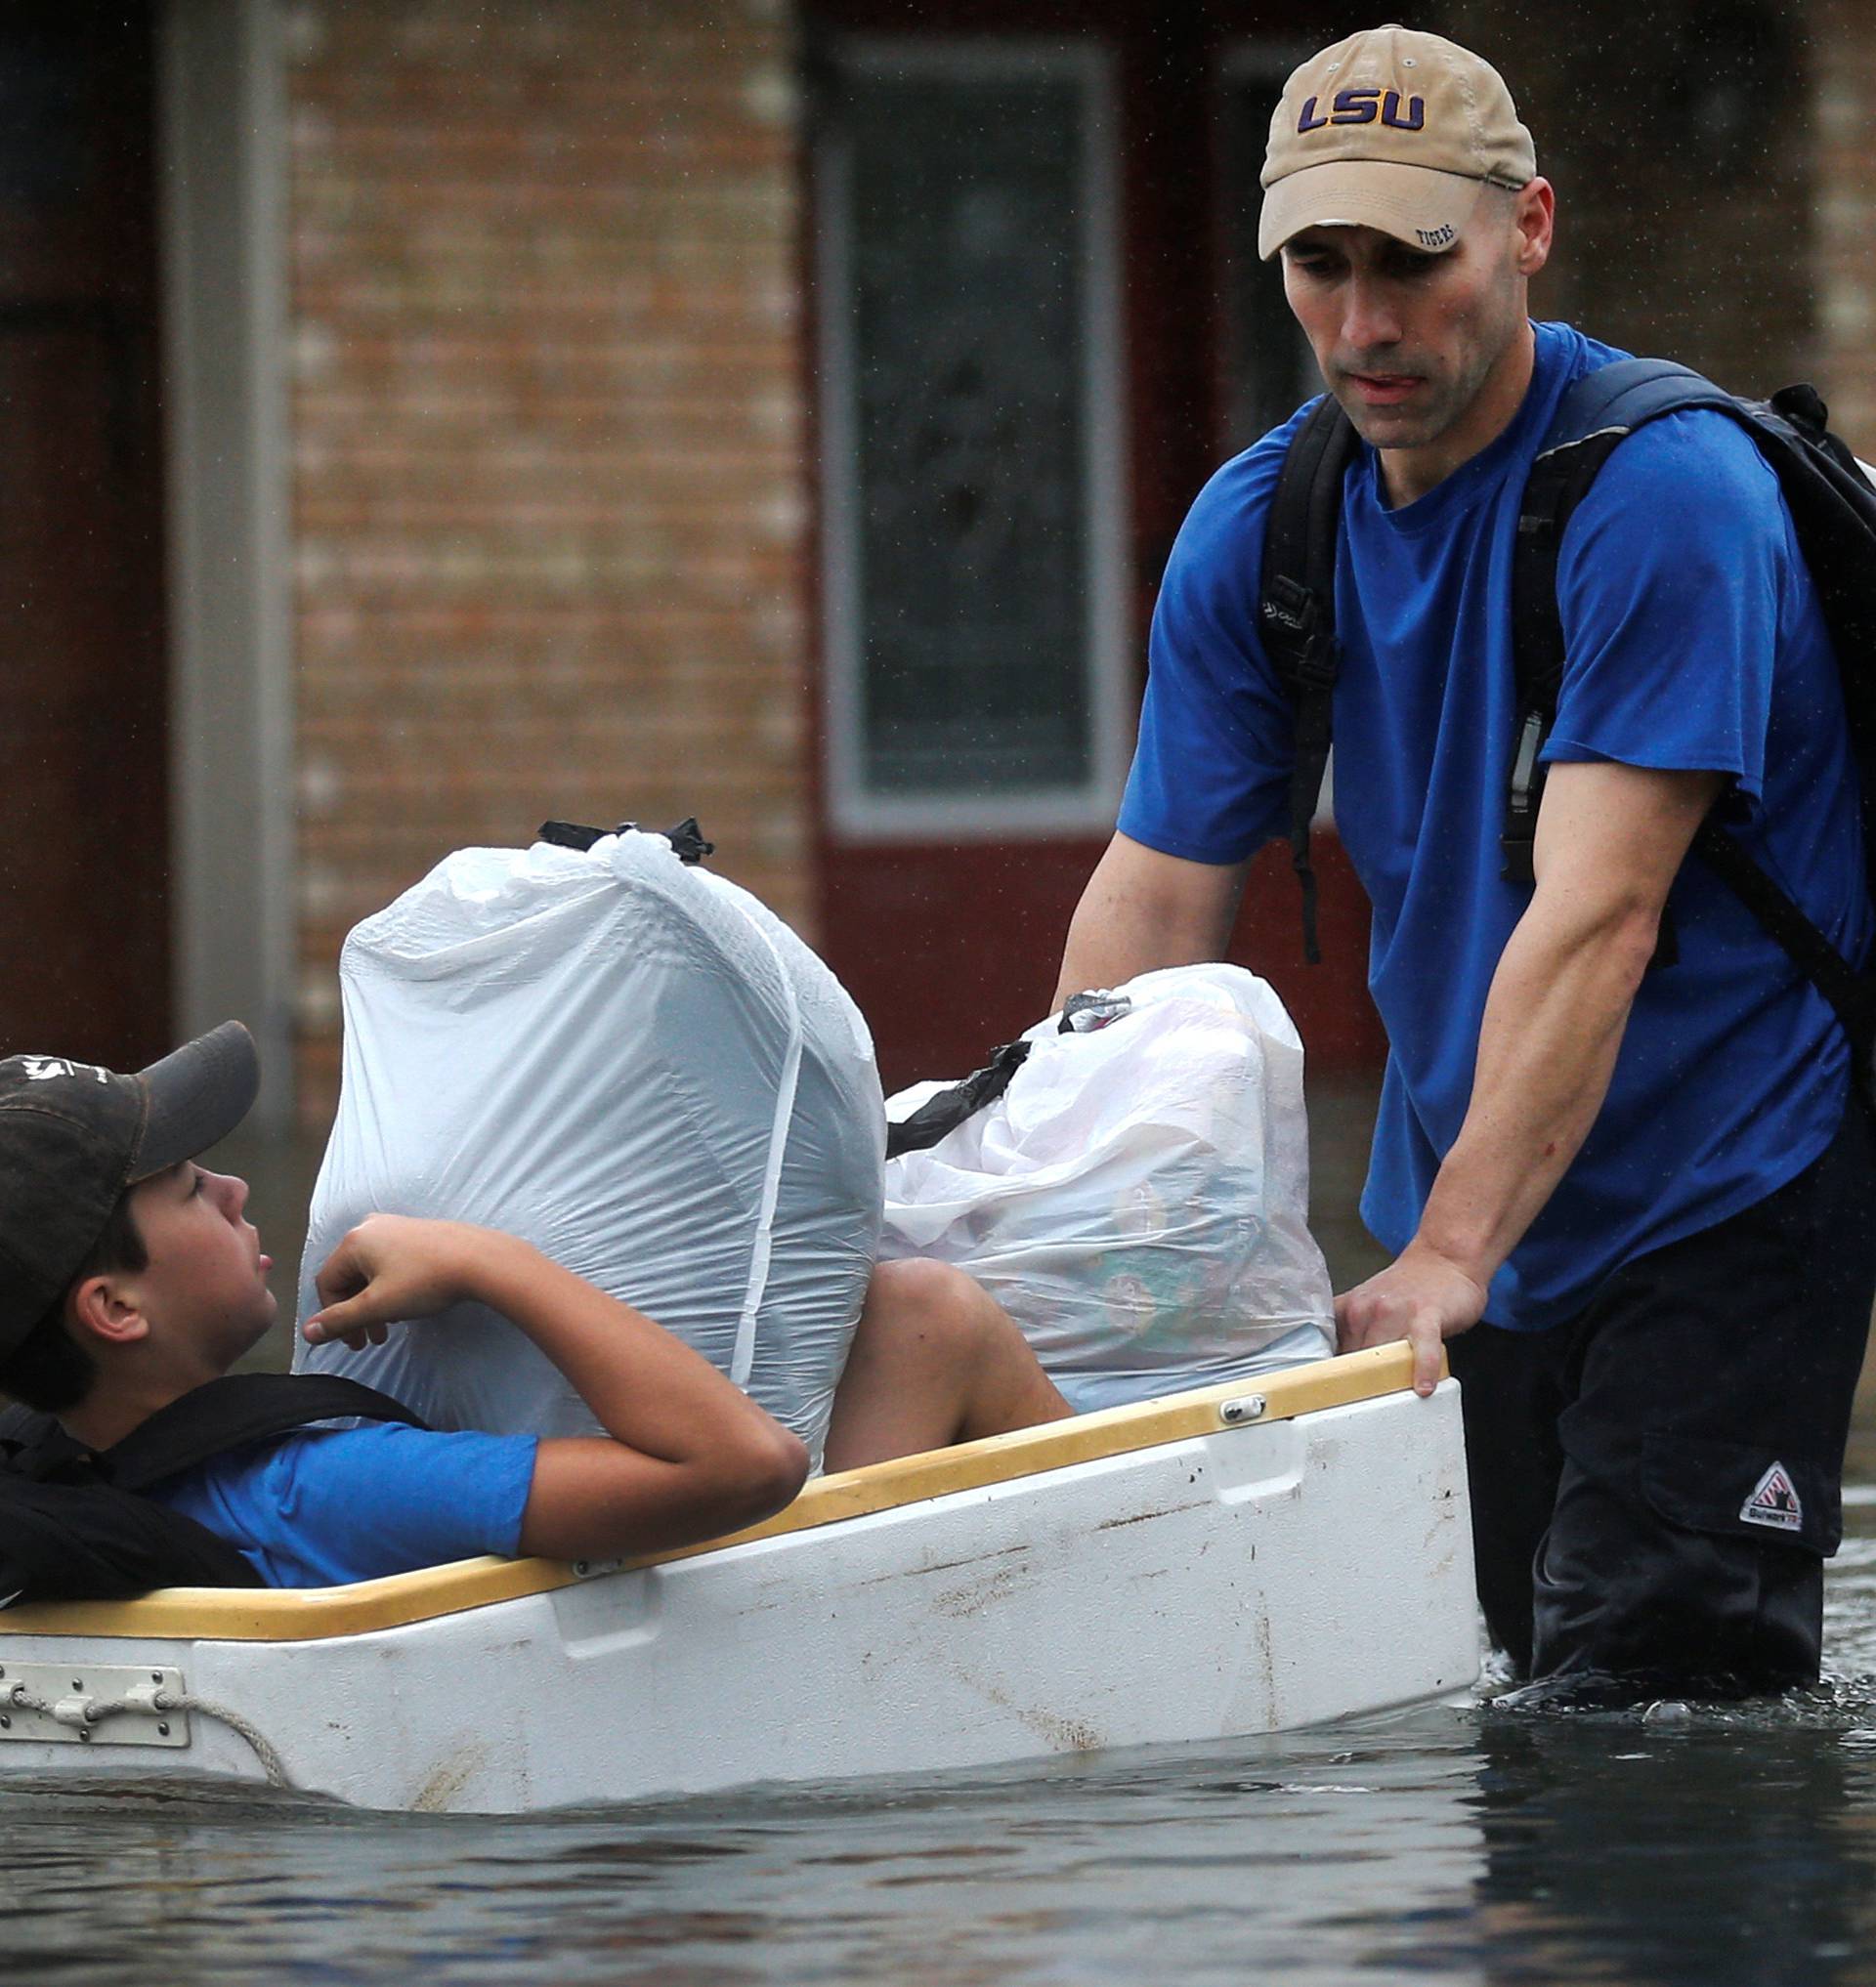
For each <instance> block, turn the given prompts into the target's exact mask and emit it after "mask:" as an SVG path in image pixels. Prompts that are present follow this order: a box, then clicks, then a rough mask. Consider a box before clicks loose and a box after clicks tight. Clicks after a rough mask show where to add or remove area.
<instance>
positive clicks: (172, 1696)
mask: <svg viewBox="0 0 1876 1987" xmlns="http://www.w3.org/2000/svg"><path fill="white" fill-rule="evenodd" d="M6 1701H7V1703H9V1704H11V1705H13V1706H14V1707H15V1708H16V1709H17V1710H20V1711H27V1712H43V1713H44V1715H45V1716H47V1717H49V1718H57V1719H58V1721H59V1723H61V1724H62V1725H75V1726H76V1727H78V1728H79V1729H81V1730H88V1729H89V1728H90V1727H92V1726H93V1725H101V1724H103V1723H104V1721H105V1720H106V1719H107V1718H114V1717H121V1716H127V1715H129V1714H130V1713H131V1712H138V1713H140V1714H141V1715H143V1716H145V1717H150V1716H160V1715H161V1714H162V1713H163V1712H197V1713H198V1714H199V1715H200V1716H202V1717H205V1718H215V1719H217V1720H218V1721H219V1722H221V1723H222V1724H225V1725H226V1726H227V1727H228V1728H229V1730H230V1731H232V1732H235V1733H236V1734H237V1735H238V1736H239V1737H241V1738H243V1739H245V1740H246V1741H247V1743H248V1744H249V1745H250V1746H252V1747H253V1749H254V1756H255V1757H256V1758H257V1759H258V1760H259V1761H260V1762H261V1765H262V1767H263V1769H264V1770H265V1771H266V1774H267V1784H268V1785H269V1786H270V1787H284V1788H290V1787H291V1786H292V1785H293V1782H292V1780H291V1778H290V1777H289V1776H288V1774H287V1770H286V1762H285V1761H284V1760H283V1759H282V1758H281V1757H280V1755H279V1754H278V1753H277V1751H276V1750H275V1749H274V1746H273V1745H272V1743H271V1742H270V1741H269V1740H268V1738H267V1736H266V1735H265V1734H264V1733H262V1732H260V1731H258V1730H256V1729H255V1727H254V1726H253V1725H252V1724H250V1723H249V1722H248V1720H247V1719H246V1718H244V1717H243V1716H242V1715H241V1714H240V1712H236V1711H231V1710H230V1709H229V1708H228V1706H227V1705H225V1704H211V1703H210V1702H209V1701H208V1700H207V1699H206V1698H201V1697H191V1696H190V1695H189V1693H188V1692H187V1691H170V1690H155V1689H153V1690H150V1691H149V1692H148V1693H145V1692H142V1691H140V1692H138V1693H137V1694H136V1695H134V1696H132V1697H128V1698H120V1699H117V1700H115V1701H114V1702H111V1703H107V1704H100V1703H98V1702H97V1701H96V1700H95V1699H93V1698H89V1697H85V1698H77V1699H71V1698H65V1699H62V1700H61V1701H60V1703H59V1704H52V1703H49V1702H48V1701H47V1700H46V1699H45V1698H43V1697H34V1696H33V1694H32V1692H31V1691H29V1690H28V1689H27V1688H26V1686H25V1685H24V1684H23V1683H16V1684H15V1685H14V1686H13V1689H12V1691H11V1692H9V1694H8V1696H7V1700H6ZM62 1707H63V1708H64V1710H65V1711H66V1712H73V1711H75V1712H76V1713H77V1714H76V1715H61V1712H62Z"/></svg>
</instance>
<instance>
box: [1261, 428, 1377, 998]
mask: <svg viewBox="0 0 1876 1987" xmlns="http://www.w3.org/2000/svg"><path fill="white" fill-rule="evenodd" d="M1359 445H1360V437H1359V436H1357V435H1356V433H1355V429H1354V424H1353V423H1352V422H1351V421H1350V420H1349V419H1348V416H1347V415H1346V414H1344V413H1343V410H1342V408H1341V407H1340V406H1339V405H1338V404H1337V402H1336V401H1335V400H1334V398H1333V397H1332V396H1330V395H1324V396H1323V398H1322V399H1321V400H1319V401H1318V402H1316V403H1315V405H1314V406H1313V407H1311V408H1310V410H1309V412H1308V413H1307V414H1306V415H1304V417H1303V421H1302V425H1301V427H1300V428H1299V429H1298V430H1297V433H1296V435H1295V436H1294V437H1293V438H1292V440H1291V443H1290V447H1289V452H1288V453H1287V454H1286V455H1285V457H1284V462H1283V468H1282V469H1281V471H1279V473H1278V476H1277V486H1276V489H1275V490H1274V491H1273V492H1272V494H1271V498H1270V510H1269V515H1268V517H1267V520H1266V522H1265V526H1264V540H1263V570H1262V574H1261V578H1260V583H1259V588H1258V633H1259V634H1260V635H1261V636H1262V638H1263V645H1264V649H1265V652H1266V653H1267V654H1268V655H1269V657H1270V660H1271V663H1272V665H1273V666H1274V667H1275V669H1276V671H1277V673H1278V675H1279V676H1280V677H1281V678H1282V679H1283V682H1284V685H1285V688H1286V689H1287V690H1288V691H1289V693H1290V699H1291V704H1292V707H1293V709H1294V711H1295V755H1294V761H1293V766H1292V771H1291V775H1290V860H1291V867H1293V868H1294V869H1295V870H1296V872H1297V881H1298V883H1299V884H1300V886H1301V889H1302V950H1303V956H1304V957H1305V958H1307V959H1308V961H1309V963H1310V964H1311V965H1314V964H1316V963H1317V962H1318V961H1319V960H1320V959H1321V957H1322V951H1321V948H1320V947H1319V946H1318V944H1317V942H1316V876H1315V870H1314V868H1313V867H1311V864H1310V861H1309V826H1310V823H1311V822H1312V821H1313V820H1314V819H1315V814H1316V808H1317V806H1318V805H1319V804H1320V802H1321V799H1322V780H1323V774H1324V773H1325V771H1326V770H1327V768H1328V764H1329V747H1330V744H1331V741H1332V737H1333V732H1334V714H1335V689H1336V678H1337V676H1338V675H1339V673H1340V672H1341V668H1342V646H1341V644H1340V643H1339V642H1338V641H1337V640H1336V550H1337V543H1338V540H1339V538H1340V536H1341V528H1342V487H1343V479H1344V478H1345V477H1346V475H1347V472H1348V465H1349V464H1350V463H1351V462H1352V461H1353V460H1354V456H1355V451H1356V449H1357V448H1358V447H1359Z"/></svg>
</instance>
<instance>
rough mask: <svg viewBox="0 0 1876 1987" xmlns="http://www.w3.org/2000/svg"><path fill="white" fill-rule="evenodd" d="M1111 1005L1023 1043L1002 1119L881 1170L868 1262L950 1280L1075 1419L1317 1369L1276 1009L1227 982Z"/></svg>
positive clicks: (1295, 1140)
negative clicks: (958, 1273)
mask: <svg viewBox="0 0 1876 1987" xmlns="http://www.w3.org/2000/svg"><path fill="white" fill-rule="evenodd" d="M1115 993H1116V994H1117V995H1118V996H1119V1000H1118V1001H1117V1003H1116V1004H1117V1005H1119V1004H1120V1003H1122V1002H1124V1003H1125V1011H1123V1012H1121V1013H1120V1014H1119V1015H1118V1018H1116V1019H1113V1020H1111V1021H1108V1022H1107V1023H1106V1025H1104V1026H1101V1027H1099V1028H1097V1029H1095V1030H1093V1031H1092V1032H1089V1033H1085V1034H1083V1033H1070V1034H1063V1033H1061V1032H1060V1029H1059V1025H1058V1022H1057V1019H1056V1018H1055V1017H1052V1016H1051V1017H1050V1019H1049V1020H1047V1021H1045V1022H1042V1023H1039V1024H1038V1025H1037V1026H1036V1027H1035V1028H1033V1029H1031V1030H1030V1031H1029V1032H1028V1034H1027V1036H1025V1037H1024V1039H1025V1040H1027V1041H1028V1042H1029V1043H1030V1044H1031V1046H1030V1052H1029V1057H1028V1060H1027V1061H1026V1062H1025V1063H1024V1064H1023V1066H1022V1067H1021V1068H1020V1069H1019V1070H1018V1071H1017V1072H1016V1074H1015V1076H1014V1077H1013V1078H1011V1080H1010V1083H1009V1087H1008V1088H1007V1090H1005V1091H1004V1093H1003V1095H1002V1097H1001V1098H999V1099H998V1100H997V1101H996V1102H995V1103H993V1104H991V1105H989V1106H987V1107H986V1108H985V1109H983V1110H982V1111H980V1112H978V1113H977V1114H976V1115H975V1116H974V1117H972V1118H969V1119H967V1120H965V1121H964V1122H963V1123H962V1124H961V1125H959V1126H958V1127H957V1128H956V1129H955V1130H953V1131H951V1132H950V1133H948V1134H947V1135H946V1137H945V1138H943V1139H942V1140H941V1141H940V1142H939V1143H938V1144H937V1145H935V1146H933V1147H931V1148H930V1149H928V1150H927V1151H924V1152H917V1153H907V1154H905V1155H903V1156H902V1157H900V1158H898V1159H895V1160H892V1161H890V1162H889V1163H887V1166H886V1219H885V1229H884V1233H883V1235H882V1237H881V1242H880V1253H881V1255H884V1256H907V1255H929V1256H936V1257H938V1258H940V1259H941V1260H943V1261H946V1262H952V1263H956V1264H958V1265H959V1267H960V1268H962V1269H964V1270H967V1271H968V1272H969V1273H970V1274H971V1275H972V1276H973V1277H975V1278H977V1280H978V1281H979V1282H980V1283H982V1284H983V1285H984V1286H985V1287H986V1288H987V1289H989V1290H990V1292H991V1294H992V1295H993V1296H994V1297H996V1299H997V1300H998V1302H999V1303H1001V1304H1002V1306H1003V1308H1004V1309H1005V1310H1006V1311H1008V1312H1010V1314H1011V1315H1012V1316H1013V1317H1014V1318H1015V1319H1016V1321H1017V1323H1018V1324H1019V1325H1020V1326H1021V1327H1022V1329H1023V1332H1024V1334H1025V1335H1026V1336H1027V1338H1028V1339H1029V1342H1030V1344H1031V1345H1032V1346H1033V1347H1034V1348H1035V1350H1036V1354H1037V1356H1038V1358H1039V1359H1040V1360H1041V1361H1042V1363H1043V1365H1044V1367H1045V1368H1046V1369H1047V1371H1048V1374H1049V1376H1050V1377H1051V1378H1052V1379H1053V1380H1054V1381H1055V1384H1056V1385H1057V1386H1058V1387H1059V1388H1060V1389H1061V1391H1062V1393H1063V1394H1064V1396H1065V1397H1066V1398H1067V1399H1068V1401H1069V1403H1070V1404H1071V1406H1073V1407H1075V1408H1076V1409H1078V1410H1087V1409H1090V1408H1104V1407H1113V1406H1116V1405H1119V1404H1121V1403H1123V1402H1128V1401H1137V1400H1145V1399H1149V1398H1151V1397H1152V1396H1154V1395H1157V1394H1164V1393H1172V1392H1175V1391H1177V1390H1179V1389H1181V1388H1185V1387H1195V1386H1203V1385H1206V1384H1208V1383H1209V1382H1211V1381H1215V1380H1226V1379H1242V1378H1250V1377H1252V1376H1253V1375H1255V1374H1258V1373H1263V1372H1268V1371H1270V1370H1272V1369H1273V1368H1275V1367H1280V1366H1290V1365H1295V1364H1297V1363H1299V1362H1300V1361H1302V1360H1307V1359H1319V1358H1323V1357H1326V1356H1327V1355H1328V1354H1329V1353H1331V1352H1333V1351H1334V1349H1335V1333H1334V1323H1333V1310H1334V1300H1333V1297H1332V1294H1331V1290H1330V1285H1329V1272H1328V1268H1327V1266H1326V1264H1325V1263H1324V1261H1323V1257H1322V1251H1321V1249H1320V1248H1319V1247H1317V1246H1316V1243H1315V1240H1314V1238H1313V1237H1312V1236H1311V1235H1310V1233H1309V1227H1308V1206H1309V1142H1308V1128H1307V1123H1306V1120H1305V1119H1304V1115H1303V1101H1302V1044H1301V1042H1300V1040H1299V1039H1298V1036H1297V1032H1296V1029H1295V1027H1294V1026H1293V1025H1292V1023H1291V1020H1290V1017H1289V1015H1288V1014H1287V1013H1285V1011H1284V1008H1283V1003H1282V1002H1281V1001H1280V1000H1279V999H1278V998H1277V995H1276V994H1275V993H1274V992H1273V991H1272V990H1271V989H1270V988H1269V987H1268V986H1267V985H1266V984H1265V983H1264V982H1263V981H1261V980H1258V979H1257V978H1256V977H1254V976H1253V975H1252V974H1250V973H1247V972H1245V971H1244V970H1243V969H1242V968H1240V967H1237V966H1226V965H1200V966H1179V967H1172V968H1169V969H1167V970H1165V971H1163V972H1157V973H1145V974H1142V975H1141V976H1140V977H1139V978H1137V979H1135V980H1131V981H1130V982H1129V983H1128V984H1127V985H1126V986H1125V987H1122V988H1118V989H1116V990H1115ZM938 1087H939V1086H938V1085H936V1084H922V1085H919V1086H918V1087H917V1088H916V1089H913V1090H908V1091H905V1092H902V1093H901V1094H900V1095H898V1096H896V1097H894V1098H892V1099H891V1100H890V1102H889V1103H888V1105H887V1111H888V1114H889V1115H890V1117H891V1118H892V1119H893V1120H895V1121H898V1120H903V1119H905V1118H907V1117H909V1116H910V1115H911V1114H912V1112H913V1111H914V1110H916V1109H917V1107H918V1105H919V1104H921V1103H922V1102H924V1101H925V1099H926V1098H927V1097H928V1096H929V1095H930V1094H931V1093H932V1092H933V1091H934V1090H936V1089H937V1088H938Z"/></svg>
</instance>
